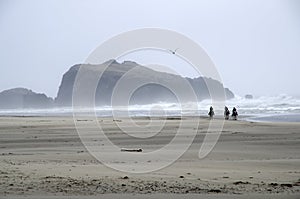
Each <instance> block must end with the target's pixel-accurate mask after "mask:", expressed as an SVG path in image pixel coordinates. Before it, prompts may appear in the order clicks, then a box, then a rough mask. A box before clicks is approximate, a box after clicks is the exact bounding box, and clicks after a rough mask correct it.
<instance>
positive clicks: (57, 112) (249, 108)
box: [0, 94, 300, 122]
mask: <svg viewBox="0 0 300 199" xmlns="http://www.w3.org/2000/svg"><path fill="white" fill-rule="evenodd" d="M223 104H224V102H222V103H218V102H214V111H215V113H216V116H218V115H219V116H222V115H223V111H224V107H223ZM225 104H226V106H228V107H229V109H230V110H232V108H233V107H236V108H237V110H238V113H239V116H240V118H253V119H254V120H255V119H257V120H259V119H261V120H266V121H267V120H268V121H269V120H270V121H271V120H276V121H277V120H284V121H293V122H298V121H300V119H299V118H300V98H296V97H292V96H288V95H284V94H283V95H279V96H274V97H265V96H262V97H257V98H253V99H245V98H243V97H239V96H236V97H235V98H233V99H231V100H227V101H226V102H225ZM192 105H194V104H192V103H183V104H179V103H166V102H161V103H156V104H147V105H130V106H128V107H114V108H112V107H111V106H102V107H95V109H93V108H81V109H79V110H78V109H76V111H79V112H80V113H82V114H83V115H84V114H86V115H91V114H94V113H96V115H97V116H98V117H110V116H114V117H126V116H130V117H139V116H207V112H208V109H209V107H210V106H211V105H212V101H211V100H203V101H201V102H198V110H193V109H191V107H193V106H192ZM72 114H73V108H72V107H61V108H52V109H13V110H0V115H2V116H4V115H7V116H72Z"/></svg>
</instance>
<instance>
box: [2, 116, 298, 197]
mask: <svg viewBox="0 0 300 199" xmlns="http://www.w3.org/2000/svg"><path fill="white" fill-rule="evenodd" d="M184 119H185V120H187V121H190V122H193V121H194V120H195V118H193V117H191V118H184ZM137 120H138V122H140V123H147V122H148V119H147V118H138V119H137ZM158 120H159V118H158ZM80 122H88V121H84V120H83V121H80ZM99 122H100V124H101V126H102V127H103V129H105V132H106V133H107V135H109V137H110V138H111V139H112V140H113V141H114V143H116V144H118V145H119V146H120V148H141V149H143V151H142V152H140V153H146V152H148V151H151V150H154V149H157V148H159V147H161V146H163V145H164V144H166V143H168V142H169V141H170V140H171V139H172V137H173V136H174V133H176V129H177V128H178V123H179V120H177V119H174V120H167V122H166V125H165V128H164V129H163V130H162V132H161V133H159V134H158V135H156V136H155V137H153V138H151V141H150V142H149V141H147V139H146V140H145V141H143V140H141V141H136V140H133V139H128V137H127V136H126V135H124V134H122V133H121V131H120V129H119V128H118V127H117V125H116V123H117V122H122V123H124V124H126V122H128V120H127V119H121V120H118V121H113V119H112V118H100V119H99ZM208 124H209V120H208V119H205V118H202V119H201V120H200V126H199V128H198V133H197V136H196V138H195V140H194V142H193V144H192V146H191V147H190V148H189V150H188V151H186V152H185V154H184V155H183V156H182V157H181V158H180V159H178V160H177V161H176V162H175V163H174V164H172V165H170V166H168V167H166V168H164V169H162V170H159V171H155V172H151V173H146V174H131V173H123V172H119V171H116V170H113V169H110V168H108V167H106V166H105V165H103V164H101V163H100V162H99V161H97V160H96V159H95V158H94V157H92V156H91V155H90V154H89V153H88V152H87V150H86V149H85V147H84V146H83V144H82V143H81V140H80V138H79V136H78V134H77V132H76V128H75V125H74V121H73V118H72V117H0V198H9V197H10V198H13V197H15V196H16V197H18V196H22V197H23V196H32V197H35V196H36V197H38V196H43V197H45V198H46V197H48V196H49V197H50V198H51V196H77V197H80V196H92V197H94V196H95V195H96V196H97V195H101V194H105V196H104V197H106V198H121V197H126V194H129V195H127V196H128V197H127V198H134V196H132V195H130V194H143V195H142V197H144V198H147V197H148V196H149V195H150V196H151V195H152V194H154V195H152V196H153V198H159V197H164V198H166V196H168V195H165V194H172V196H174V197H175V195H177V194H184V195H183V197H181V196H179V197H180V198H184V197H187V198H198V196H200V195H202V196H203V195H204V196H207V197H204V198H209V197H212V196H216V197H219V198H226V197H228V198H234V197H231V196H233V195H237V194H238V195H237V196H240V195H239V194H242V195H241V198H243V197H245V196H249V195H250V196H251V195H252V196H255V194H258V195H260V194H262V195H263V196H264V197H270V198H276V197H278V196H280V197H282V198H287V197H291V198H300V154H299V151H300V124H299V123H254V122H246V121H226V122H225V125H224V128H223V131H222V134H221V137H220V139H219V141H218V143H217V144H216V146H215V148H214V149H213V151H212V152H211V153H210V154H209V155H208V156H207V157H205V158H204V159H201V160H200V159H199V158H198V152H199V148H200V146H201V143H202V141H203V138H204V136H205V133H206V129H207V127H208ZM186 132H187V134H188V132H189V128H186ZM179 144H180V143H179ZM115 163H116V164H122V162H115ZM136 164H138V163H137V162H136ZM149 164H151V162H149ZM123 193H126V194H125V195H120V194H123ZM114 194H116V195H114ZM145 194H146V195H145ZM157 194H158V195H157ZM174 194H175V195H174ZM195 194H196V195H195ZM198 194H200V195H198ZM253 194H254V195H253ZM169 196H171V195H169ZM174 197H173V198H174ZM176 197H178V196H176ZM200 198H201V197H200ZM202 198H203V197H202Z"/></svg>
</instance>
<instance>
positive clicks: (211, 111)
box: [208, 106, 238, 120]
mask: <svg viewBox="0 0 300 199" xmlns="http://www.w3.org/2000/svg"><path fill="white" fill-rule="evenodd" d="M208 115H209V117H210V118H211V119H212V118H213V117H214V115H215V112H214V109H213V107H212V106H211V107H210V108H209V112H208ZM237 116H238V112H237V110H236V108H235V107H233V109H232V114H231V117H232V119H233V120H237ZM229 117H230V111H229V109H228V107H227V106H225V109H224V118H225V120H229Z"/></svg>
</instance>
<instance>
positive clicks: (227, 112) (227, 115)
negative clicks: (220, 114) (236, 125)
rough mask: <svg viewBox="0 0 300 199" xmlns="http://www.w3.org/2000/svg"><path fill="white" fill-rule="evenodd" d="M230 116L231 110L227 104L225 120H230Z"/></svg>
mask: <svg viewBox="0 0 300 199" xmlns="http://www.w3.org/2000/svg"><path fill="white" fill-rule="evenodd" d="M229 116H230V111H229V109H228V107H227V106H225V110H224V117H225V120H228V119H229Z"/></svg>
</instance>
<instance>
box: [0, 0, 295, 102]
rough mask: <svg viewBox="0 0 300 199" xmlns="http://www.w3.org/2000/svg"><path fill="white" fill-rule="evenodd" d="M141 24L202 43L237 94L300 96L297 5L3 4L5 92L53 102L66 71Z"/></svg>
mask: <svg viewBox="0 0 300 199" xmlns="http://www.w3.org/2000/svg"><path fill="white" fill-rule="evenodd" d="M144 27H156V28H165V29H170V30H174V31H177V32H179V33H182V34H184V35H186V36H188V37H189V38H191V39H192V40H194V41H195V42H197V43H198V44H199V45H201V46H202V47H203V48H204V49H205V50H206V51H207V53H208V54H209V56H210V57H211V58H212V60H213V61H214V62H215V64H216V67H217V69H218V71H219V73H220V75H221V77H222V79H223V83H224V85H225V86H226V87H229V88H230V89H231V90H233V92H234V93H236V94H239V95H244V94H246V93H252V94H254V95H256V96H259V95H277V94H282V93H285V94H289V95H296V96H300V89H299V85H300V78H299V75H300V1H297V0H248V1H247V0H244V1H241V0H219V1H216V0H215V1H212V0H208V1H198V0H194V1H191V0H190V1H189V0H187V1H186V0H185V1H180V0H169V1H167V0H165V1H163V0H151V1H141V0H123V1H122V0H120V1H116V0H107V1H102V0H99V1H96V0H95V1H92V0H85V1H83V0H82V1H79V0H78V1H77V0H72V1H71V0H63V1H62V0H44V1H39V0H26V1H21V0H0V61H1V63H0V90H4V89H8V88H13V87H27V88H30V89H32V90H34V91H37V92H44V93H46V94H47V95H49V96H52V97H55V96H56V93H57V90H58V87H59V84H60V81H61V77H62V75H63V73H64V72H66V71H67V70H68V69H69V67H71V66H72V65H74V64H77V63H82V62H84V60H85V59H86V58H87V56H88V55H89V53H90V52H91V51H92V50H94V49H95V48H96V47H97V46H98V45H100V44H101V43H102V42H104V41H105V40H107V39H109V38H110V37H112V36H114V35H116V34H119V33H122V32H125V31H129V30H132V29H137V28H144Z"/></svg>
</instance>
